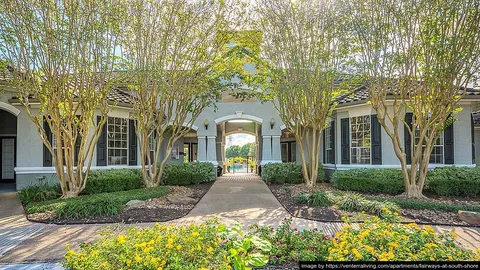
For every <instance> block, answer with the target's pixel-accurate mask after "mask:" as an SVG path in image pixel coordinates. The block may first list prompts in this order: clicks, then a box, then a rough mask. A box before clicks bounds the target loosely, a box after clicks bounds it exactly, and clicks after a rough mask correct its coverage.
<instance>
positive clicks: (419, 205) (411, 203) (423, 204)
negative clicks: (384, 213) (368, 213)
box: [368, 197, 480, 213]
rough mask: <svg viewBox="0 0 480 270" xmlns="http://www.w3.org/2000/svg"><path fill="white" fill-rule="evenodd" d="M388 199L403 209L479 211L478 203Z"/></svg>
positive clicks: (370, 198) (454, 211)
mask: <svg viewBox="0 0 480 270" xmlns="http://www.w3.org/2000/svg"><path fill="white" fill-rule="evenodd" d="M368 199H369V200H375V201H384V200H385V199H384V198H376V197H368ZM388 201H390V202H392V203H395V204H397V205H398V206H400V207H401V208H404V209H418V210H423V209H430V210H439V211H444V212H453V213H456V212H458V210H462V211H473V212H480V205H459V204H449V203H440V202H433V201H431V202H429V201H416V200H405V199H394V198H391V199H388Z"/></svg>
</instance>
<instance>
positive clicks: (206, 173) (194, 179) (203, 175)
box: [162, 162, 216, 186]
mask: <svg viewBox="0 0 480 270" xmlns="http://www.w3.org/2000/svg"><path fill="white" fill-rule="evenodd" d="M162 177H163V179H164V183H165V184H167V185H178V186H184V185H192V184H199V183H204V182H212V181H215V179H216V168H215V167H214V166H213V165H212V163H210V162H189V163H182V164H167V166H166V167H165V170H164V172H163V175H162Z"/></svg>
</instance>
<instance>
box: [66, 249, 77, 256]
mask: <svg viewBox="0 0 480 270" xmlns="http://www.w3.org/2000/svg"><path fill="white" fill-rule="evenodd" d="M73 254H75V251H73V250H71V249H69V250H68V251H67V255H73Z"/></svg>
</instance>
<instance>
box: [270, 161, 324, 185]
mask: <svg viewBox="0 0 480 270" xmlns="http://www.w3.org/2000/svg"><path fill="white" fill-rule="evenodd" d="M262 178H263V180H264V181H265V182H267V183H269V184H299V183H302V182H303V171H302V165H299V164H296V163H293V162H287V163H268V164H265V165H263V168H262ZM324 180H325V172H324V171H323V166H322V164H318V176H317V181H318V182H321V181H324Z"/></svg>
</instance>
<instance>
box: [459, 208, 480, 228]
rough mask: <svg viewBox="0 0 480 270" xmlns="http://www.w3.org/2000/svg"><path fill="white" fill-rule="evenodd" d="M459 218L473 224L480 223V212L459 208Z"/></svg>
mask: <svg viewBox="0 0 480 270" xmlns="http://www.w3.org/2000/svg"><path fill="white" fill-rule="evenodd" d="M458 218H459V219H461V220H463V221H465V222H467V223H468V224H472V225H480V213H479V212H470V211H462V210H458Z"/></svg>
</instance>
